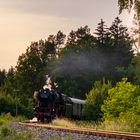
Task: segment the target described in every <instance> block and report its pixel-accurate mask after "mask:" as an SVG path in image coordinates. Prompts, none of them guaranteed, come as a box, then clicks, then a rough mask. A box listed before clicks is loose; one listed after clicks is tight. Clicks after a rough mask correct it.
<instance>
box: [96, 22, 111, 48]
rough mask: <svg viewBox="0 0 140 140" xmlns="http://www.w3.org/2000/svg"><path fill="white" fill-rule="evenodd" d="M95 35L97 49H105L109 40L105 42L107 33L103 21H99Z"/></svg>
mask: <svg viewBox="0 0 140 140" xmlns="http://www.w3.org/2000/svg"><path fill="white" fill-rule="evenodd" d="M95 30H96V32H95V35H96V36H97V37H96V43H97V46H98V47H105V46H106V45H107V44H108V42H107V41H109V40H107V37H108V36H109V33H107V27H106V25H105V22H104V21H103V19H101V22H100V23H98V26H97V29H95Z"/></svg>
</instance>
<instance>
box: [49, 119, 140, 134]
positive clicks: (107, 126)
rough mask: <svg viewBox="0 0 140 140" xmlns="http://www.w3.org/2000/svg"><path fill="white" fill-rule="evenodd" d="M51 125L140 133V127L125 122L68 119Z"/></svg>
mask: <svg viewBox="0 0 140 140" xmlns="http://www.w3.org/2000/svg"><path fill="white" fill-rule="evenodd" d="M51 125H55V126H62V127H80V128H90V129H95V130H108V131H123V132H131V133H140V126H137V125H136V124H134V123H130V122H127V121H126V120H106V121H103V122H94V121H72V120H68V119H56V120H54V121H53V123H52V124H51Z"/></svg>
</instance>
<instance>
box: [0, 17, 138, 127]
mask: <svg viewBox="0 0 140 140" xmlns="http://www.w3.org/2000/svg"><path fill="white" fill-rule="evenodd" d="M133 42H134V40H133V39H132V37H131V36H130V35H129V32H128V29H127V28H126V27H124V26H123V25H122V21H121V20H120V19H119V18H118V17H117V18H115V20H114V21H113V22H112V25H111V26H110V27H107V25H106V24H105V21H103V19H101V21H100V23H99V24H98V25H97V28H96V30H95V32H94V34H92V33H91V31H90V28H89V27H88V26H84V27H80V28H78V29H77V30H75V31H74V30H72V31H71V32H70V33H69V35H68V36H67V40H66V35H65V34H64V33H62V32H61V31H58V33H57V34H56V35H50V36H49V37H48V39H46V40H40V41H39V42H32V43H31V45H30V46H29V47H28V48H27V50H26V52H25V53H23V54H21V55H20V56H19V58H18V62H17V65H16V67H15V68H10V69H9V71H8V72H6V71H5V70H0V92H1V93H0V114H1V113H7V112H10V113H11V114H12V115H17V114H24V115H26V116H29V114H31V110H32V108H33V92H34V91H35V90H39V89H40V88H42V86H43V85H44V83H45V75H46V74H49V75H50V76H51V77H52V79H53V81H54V82H55V83H57V85H58V87H57V91H58V92H61V93H64V94H67V95H68V96H71V97H76V98H80V99H86V105H85V108H84V114H85V115H86V118H87V119H92V120H94V121H99V120H100V121H101V120H102V118H104V119H105V121H107V120H108V118H110V116H111V115H112V116H111V117H112V118H115V119H116V117H118V118H119V119H126V120H127V119H128V120H129V117H126V116H131V117H130V118H134V119H132V120H135V119H136V120H138V118H139V112H134V109H139V107H137V108H136V105H138V103H139V94H138V92H137V91H138V90H139V87H138V86H136V85H133V84H139V83H140V78H139V77H140V76H139V61H140V57H139V54H136V55H134V54H133V50H132V46H133ZM123 77H128V78H129V81H131V82H132V83H133V84H131V83H127V82H126V81H122V82H119V81H120V80H121V79H122V78H123ZM108 81H110V82H108ZM111 84H112V85H111ZM110 88H111V89H110ZM135 94H136V95H137V96H135ZM131 97H135V98H133V99H134V100H132V99H131ZM123 100H124V101H123ZM129 100H130V101H129ZM113 103H114V104H113ZM134 104H135V105H134ZM128 108H129V109H128ZM124 110H128V111H125V112H123V111H124ZM113 111H114V112H113ZM113 113H114V114H113ZM115 115H116V116H115ZM123 117H124V118H123ZM137 122H138V121H137ZM133 123H134V124H136V126H137V125H138V123H136V121H133Z"/></svg>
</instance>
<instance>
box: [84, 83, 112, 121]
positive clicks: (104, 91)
mask: <svg viewBox="0 0 140 140" xmlns="http://www.w3.org/2000/svg"><path fill="white" fill-rule="evenodd" d="M109 88H111V84H110V82H108V83H107V84H106V83H105V82H103V84H102V83H101V82H100V81H97V82H95V83H94V87H93V88H92V90H91V91H90V92H89V94H88V95H87V99H86V104H85V107H84V111H83V113H84V115H85V116H86V118H87V119H90V120H95V121H97V120H99V119H100V118H101V117H102V111H101V105H102V104H103V102H104V100H105V99H106V98H107V97H108V89H109Z"/></svg>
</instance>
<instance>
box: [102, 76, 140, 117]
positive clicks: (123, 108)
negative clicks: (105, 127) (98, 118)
mask: <svg viewBox="0 0 140 140" xmlns="http://www.w3.org/2000/svg"><path fill="white" fill-rule="evenodd" d="M108 95H109V96H108V98H107V99H106V100H105V101H104V104H103V105H102V107H101V110H102V112H103V113H104V118H105V119H114V118H121V117H122V116H123V114H125V115H127V113H130V112H131V113H132V114H135V115H139V113H140V112H139V110H140V108H139V106H138V103H139V99H140V87H139V86H136V85H133V84H131V83H130V82H127V78H124V79H122V81H121V82H118V83H117V84H116V86H115V87H113V88H111V89H109V91H108ZM139 117H140V116H139Z"/></svg>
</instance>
